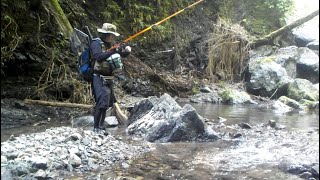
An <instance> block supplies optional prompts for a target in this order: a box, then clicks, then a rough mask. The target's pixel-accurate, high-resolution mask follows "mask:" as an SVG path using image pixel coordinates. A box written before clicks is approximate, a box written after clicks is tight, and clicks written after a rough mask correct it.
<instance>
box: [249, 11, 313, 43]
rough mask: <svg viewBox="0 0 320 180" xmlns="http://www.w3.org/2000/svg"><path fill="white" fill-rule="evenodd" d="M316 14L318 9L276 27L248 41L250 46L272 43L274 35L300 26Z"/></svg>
mask: <svg viewBox="0 0 320 180" xmlns="http://www.w3.org/2000/svg"><path fill="white" fill-rule="evenodd" d="M318 15H319V10H317V11H314V12H313V13H311V14H309V15H307V16H305V17H303V18H301V19H298V20H296V21H294V22H293V23H291V24H288V25H286V26H283V27H281V28H280V29H278V30H276V31H273V32H272V33H270V34H269V35H267V36H265V37H263V38H261V39H257V40H255V41H253V42H251V43H249V45H250V48H251V49H254V48H257V47H259V46H262V45H267V44H273V40H274V39H275V38H276V37H278V36H279V35H281V34H282V33H284V32H286V31H290V30H292V29H294V28H296V27H298V26H300V25H301V24H303V23H305V22H307V21H309V20H311V19H312V18H314V17H316V16H318Z"/></svg>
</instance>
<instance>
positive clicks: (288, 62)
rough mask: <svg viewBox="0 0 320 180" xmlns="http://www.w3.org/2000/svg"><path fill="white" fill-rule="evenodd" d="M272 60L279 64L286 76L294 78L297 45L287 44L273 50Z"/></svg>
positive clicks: (295, 73)
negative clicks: (273, 57) (273, 56)
mask: <svg viewBox="0 0 320 180" xmlns="http://www.w3.org/2000/svg"><path fill="white" fill-rule="evenodd" d="M274 55H275V59H274V62H276V63H278V64H280V65H281V66H282V67H284V68H285V69H286V71H287V74H288V76H290V77H291V78H296V75H297V68H296V63H297V56H298V47H297V46H288V47H284V48H280V49H278V50H277V51H276V52H275V54H274Z"/></svg>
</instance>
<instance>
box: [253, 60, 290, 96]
mask: <svg viewBox="0 0 320 180" xmlns="http://www.w3.org/2000/svg"><path fill="white" fill-rule="evenodd" d="M274 60H275V56H269V57H258V58H254V59H250V62H249V71H248V74H249V76H248V79H247V91H248V92H249V93H251V94H254V95H260V96H264V97H272V98H278V97H280V96H283V95H286V94H287V88H288V84H289V83H290V82H291V81H292V79H291V78H290V77H289V76H288V75H287V71H286V70H285V68H283V67H282V66H281V65H280V64H278V63H276V62H274Z"/></svg>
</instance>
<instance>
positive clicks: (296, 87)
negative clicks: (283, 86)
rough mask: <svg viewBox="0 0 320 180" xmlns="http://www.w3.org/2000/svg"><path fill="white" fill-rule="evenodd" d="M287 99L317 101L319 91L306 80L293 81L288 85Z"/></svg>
mask: <svg viewBox="0 0 320 180" xmlns="http://www.w3.org/2000/svg"><path fill="white" fill-rule="evenodd" d="M288 97H289V98H291V99H294V100H296V101H300V100H302V99H306V100H310V101H319V89H317V88H316V87H315V86H314V85H313V84H312V83H311V82H310V81H308V80H306V79H294V81H293V82H292V83H290V84H289V87H288Z"/></svg>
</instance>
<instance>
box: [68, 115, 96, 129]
mask: <svg viewBox="0 0 320 180" xmlns="http://www.w3.org/2000/svg"><path fill="white" fill-rule="evenodd" d="M93 121H94V117H93V116H82V117H77V118H73V119H72V121H71V124H72V126H73V127H79V126H92V125H93Z"/></svg>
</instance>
